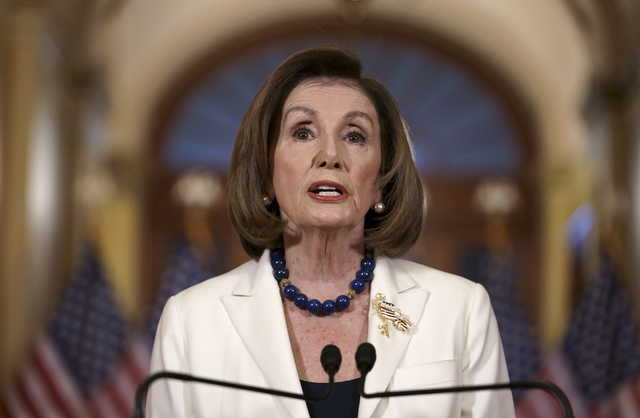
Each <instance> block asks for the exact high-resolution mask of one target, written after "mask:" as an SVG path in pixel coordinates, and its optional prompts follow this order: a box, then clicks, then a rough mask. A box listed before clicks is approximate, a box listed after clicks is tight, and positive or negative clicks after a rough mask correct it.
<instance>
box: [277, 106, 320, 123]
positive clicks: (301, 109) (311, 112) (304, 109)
mask: <svg viewBox="0 0 640 418" xmlns="http://www.w3.org/2000/svg"><path fill="white" fill-rule="evenodd" d="M291 112H302V113H306V114H307V115H310V116H315V115H316V113H317V112H316V111H315V110H313V109H309V108H308V107H304V106H293V107H291V108H289V109H288V110H287V111H286V112H285V114H284V117H283V118H282V119H283V120H285V119H287V116H289V113H291Z"/></svg>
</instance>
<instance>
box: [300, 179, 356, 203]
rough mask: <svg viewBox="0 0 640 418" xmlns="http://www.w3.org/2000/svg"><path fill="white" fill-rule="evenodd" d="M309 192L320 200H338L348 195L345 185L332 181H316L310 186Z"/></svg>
mask: <svg viewBox="0 0 640 418" xmlns="http://www.w3.org/2000/svg"><path fill="white" fill-rule="evenodd" d="M308 193H309V194H310V195H311V196H312V197H314V198H316V199H320V200H338V199H341V198H342V197H346V195H347V192H346V190H345V189H344V187H342V186H341V185H339V184H337V183H332V182H317V183H314V184H312V185H311V187H309V190H308Z"/></svg>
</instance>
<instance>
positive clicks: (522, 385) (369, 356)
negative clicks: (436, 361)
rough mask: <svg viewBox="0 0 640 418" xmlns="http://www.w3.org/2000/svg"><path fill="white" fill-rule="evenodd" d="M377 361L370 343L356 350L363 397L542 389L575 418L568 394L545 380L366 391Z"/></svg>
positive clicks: (569, 415)
mask: <svg viewBox="0 0 640 418" xmlns="http://www.w3.org/2000/svg"><path fill="white" fill-rule="evenodd" d="M375 362H376V349H375V347H374V346H373V345H372V344H370V343H362V344H360V346H358V350H357V351H356V365H357V367H358V370H359V371H360V375H361V379H360V395H361V396H362V397H363V398H367V399H368V398H393V397H396V396H413V395H432V394H436V393H457V392H474V391H480V390H500V389H524V390H529V389H541V390H544V391H545V392H547V393H550V394H551V395H552V396H553V397H554V398H555V399H556V400H557V401H558V402H559V403H560V405H561V406H562V411H563V416H564V417H565V418H574V416H573V409H572V408H571V403H570V402H569V399H568V398H567V395H565V393H564V392H563V391H562V389H560V388H559V387H558V386H557V385H555V384H554V383H551V382H544V381H518V382H509V383H493V384H486V385H471V386H451V387H444V388H432V389H417V390H398V391H390V392H375V393H365V391H364V384H365V379H366V378H367V374H368V373H369V372H370V371H371V369H373V365H374V364H375Z"/></svg>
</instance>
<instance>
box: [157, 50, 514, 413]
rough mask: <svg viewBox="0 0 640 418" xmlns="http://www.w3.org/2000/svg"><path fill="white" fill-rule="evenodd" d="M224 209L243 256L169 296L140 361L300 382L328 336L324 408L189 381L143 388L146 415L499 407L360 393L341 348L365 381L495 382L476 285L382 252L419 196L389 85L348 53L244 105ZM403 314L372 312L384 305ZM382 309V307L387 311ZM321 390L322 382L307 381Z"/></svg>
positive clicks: (308, 54)
mask: <svg viewBox="0 0 640 418" xmlns="http://www.w3.org/2000/svg"><path fill="white" fill-rule="evenodd" d="M228 188H229V196H230V213H231V216H232V220H233V223H234V226H235V228H236V230H237V231H238V233H239V235H240V237H241V240H242V243H243V246H244V248H245V250H246V251H247V252H248V254H250V255H251V256H252V257H253V260H252V261H249V262H248V263H245V264H243V265H242V266H240V267H238V268H236V269H235V270H233V271H231V272H229V273H226V274H224V275H222V276H219V277H216V278H214V279H211V280H208V281H206V282H204V283H202V284H200V285H197V286H194V287H192V288H190V289H188V290H186V291H184V292H182V293H180V294H179V295H177V296H175V297H173V298H171V299H170V300H169V302H168V303H167V305H166V307H165V310H164V312H163V315H162V319H161V321H160V325H159V327H158V332H157V336H156V342H155V344H154V349H153V358H152V371H158V370H163V369H164V370H173V371H183V372H187V373H193V374H197V375H201V376H209V377H212V378H216V379H221V380H226V381H233V382H241V383H245V384H251V385H258V386H263V387H270V388H275V389H281V390H286V391H292V392H298V393H302V391H303V390H304V392H305V393H311V392H313V391H315V390H318V386H319V385H320V386H321V383H322V382H326V381H327V377H326V374H325V373H324V371H323V370H322V367H321V365H320V362H319V357H320V352H321V350H322V348H323V347H324V346H325V345H326V344H335V345H337V346H338V347H339V348H340V349H341V351H342V355H343V362H342V366H341V368H340V370H339V372H338V374H337V375H336V381H337V382H339V383H338V389H337V397H336V398H334V399H333V401H326V402H323V403H322V404H310V405H309V409H307V405H306V404H305V403H304V402H303V401H298V400H292V399H285V398H276V397H271V396H267V395H261V394H254V393H250V392H245V391H234V390H229V389H224V388H218V387H208V386H204V385H197V384H182V383H156V384H155V385H154V386H153V387H152V389H151V392H150V396H149V398H148V401H147V406H148V410H149V412H150V416H167V417H168V416H171V417H195V416H243V417H244V416H246V417H249V416H269V417H271V416H292V417H302V416H308V415H309V414H311V415H312V416H329V415H331V416H356V415H357V416H359V417H369V416H380V417H396V416H398V417H405V416H422V417H438V418H441V417H461V416H465V417H466V416H473V417H512V416H514V412H513V404H512V400H511V394H510V393H509V392H504V391H502V392H477V393H467V394H459V395H433V396H428V397H426V396H419V397H402V398H392V399H384V400H380V399H359V397H358V396H357V392H356V391H357V380H356V379H357V378H358V377H359V373H358V371H357V369H356V367H355V361H354V354H355V351H356V348H357V347H358V345H359V344H360V343H362V342H364V341H369V342H370V343H372V344H373V345H374V346H375V348H376V350H377V354H378V360H377V363H376V365H375V367H374V368H373V370H372V372H371V373H370V374H369V377H368V378H367V382H366V390H367V391H369V392H372V391H376V392H377V391H384V390H399V389H409V388H411V389H417V388H426V387H429V386H451V385H456V384H466V385H471V384H480V383H490V382H504V381H507V380H508V373H507V370H506V366H505V361H504V355H503V352H502V346H501V342H500V336H499V334H498V328H497V326H496V321H495V319H494V315H493V312H492V310H491V305H490V302H489V299H488V296H487V294H486V292H485V291H484V289H483V288H482V287H481V286H479V285H477V284H474V283H472V282H470V281H467V280H465V279H462V278H459V277H456V276H453V275H450V274H447V273H443V272H440V271H436V270H434V269H431V268H428V267H424V266H421V265H418V264H415V263H412V262H408V261H404V260H400V259H394V258H390V257H394V256H397V255H400V254H402V253H403V252H404V251H406V250H407V249H408V248H409V247H410V246H411V245H412V244H413V243H414V242H415V240H416V239H417V237H418V235H419V234H420V231H421V227H422V214H423V210H422V209H423V204H424V200H423V194H422V186H421V182H420V178H419V175H418V172H417V170H416V167H415V164H414V162H413V160H412V155H411V149H410V145H409V139H408V137H407V132H406V130H405V128H404V125H403V121H402V119H401V116H400V114H399V113H398V110H397V107H396V105H395V103H394V101H393V99H392V98H391V96H390V95H389V93H388V92H387V91H386V89H385V88H384V87H383V86H381V85H380V84H379V83H377V82H376V81H374V80H371V79H368V78H363V77H361V74H360V63H359V61H358V60H357V58H355V57H354V56H352V55H350V54H349V53H346V52H344V51H341V50H336V49H312V50H306V51H303V52H300V53H298V54H295V55H293V56H291V57H290V58H288V59H287V60H286V61H285V62H284V63H282V64H281V65H280V66H279V67H278V68H277V69H276V70H275V71H274V73H273V74H272V75H271V76H270V77H269V79H268V80H267V82H266V83H265V85H264V86H263V87H262V89H261V90H260V91H259V92H258V94H257V96H256V97H255V99H254V100H253V103H252V104H251V106H250V108H249V110H248V111H247V113H246V115H245V117H244V119H243V121H242V124H241V126H240V130H239V132H238V136H237V138H236V144H235V149H234V153H233V158H232V164H231V170H230V175H229V184H228ZM380 302H391V303H393V304H395V308H396V309H395V311H393V312H392V314H394V315H397V316H398V317H399V318H400V321H398V322H396V323H395V325H394V324H393V323H391V322H390V321H388V320H385V317H384V315H382V309H383V308H384V307H389V305H385V304H384V303H382V304H380ZM392 310H393V308H392ZM320 390H321V389H320Z"/></svg>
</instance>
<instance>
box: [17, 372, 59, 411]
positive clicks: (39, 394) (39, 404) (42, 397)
mask: <svg viewBox="0 0 640 418" xmlns="http://www.w3.org/2000/svg"><path fill="white" fill-rule="evenodd" d="M32 366H33V364H30V365H29V367H27V370H26V371H25V373H24V388H25V395H27V396H29V400H30V401H31V404H32V405H33V408H34V410H35V411H36V413H37V415H38V416H40V417H51V416H52V415H54V414H55V415H56V416H58V415H59V413H58V411H57V410H56V409H55V408H54V407H53V404H52V403H51V401H50V400H49V398H48V396H47V395H48V394H47V391H46V390H45V389H44V388H43V387H42V385H41V384H40V380H39V379H38V376H37V374H36V372H35V370H34V369H33V368H32Z"/></svg>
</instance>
